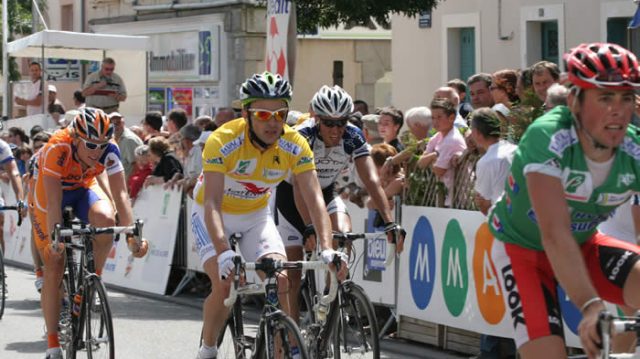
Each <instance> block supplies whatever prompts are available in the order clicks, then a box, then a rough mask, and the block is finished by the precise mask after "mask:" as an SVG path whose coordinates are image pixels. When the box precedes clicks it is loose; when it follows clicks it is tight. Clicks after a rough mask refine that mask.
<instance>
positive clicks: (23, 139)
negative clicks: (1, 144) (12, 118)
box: [7, 127, 29, 146]
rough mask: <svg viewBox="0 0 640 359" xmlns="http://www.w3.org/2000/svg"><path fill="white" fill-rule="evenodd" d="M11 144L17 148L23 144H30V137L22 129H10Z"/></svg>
mask: <svg viewBox="0 0 640 359" xmlns="http://www.w3.org/2000/svg"><path fill="white" fill-rule="evenodd" d="M7 142H9V143H13V144H14V145H16V146H20V145H22V144H23V143H26V144H29V136H27V134H26V133H25V132H24V130H23V129H22V128H20V127H10V128H9V140H8V141H7Z"/></svg>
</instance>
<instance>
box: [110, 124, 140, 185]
mask: <svg viewBox="0 0 640 359" xmlns="http://www.w3.org/2000/svg"><path fill="white" fill-rule="evenodd" d="M109 119H110V120H111V123H112V124H113V128H114V134H115V138H116V142H117V143H118V147H120V161H121V162H122V166H123V167H124V175H125V178H126V179H127V180H129V176H130V175H131V171H133V168H134V165H135V163H136V155H135V150H136V147H138V146H140V145H142V140H141V139H140V137H138V136H137V135H136V134H135V133H133V131H131V130H130V129H128V128H127V127H126V126H125V123H124V117H123V116H122V115H121V114H120V113H118V112H112V113H110V114H109Z"/></svg>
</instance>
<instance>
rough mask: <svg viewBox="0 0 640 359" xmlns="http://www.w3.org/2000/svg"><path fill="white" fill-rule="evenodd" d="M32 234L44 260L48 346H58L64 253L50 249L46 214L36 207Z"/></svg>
mask: <svg viewBox="0 0 640 359" xmlns="http://www.w3.org/2000/svg"><path fill="white" fill-rule="evenodd" d="M32 229H33V236H34V239H35V244H36V247H37V250H38V252H39V255H40V257H41V258H42V259H43V262H44V277H43V278H44V283H43V285H42V291H41V296H40V303H41V306H42V314H43V316H44V321H45V325H46V328H47V339H48V340H47V342H48V348H55V347H59V346H60V343H59V338H58V320H59V316H60V303H61V301H60V283H61V281H62V274H63V272H64V253H62V254H58V253H54V252H52V251H51V246H50V244H51V241H50V239H49V234H48V233H47V214H46V212H44V211H41V210H40V209H38V208H36V209H35V210H34V215H33V222H32Z"/></svg>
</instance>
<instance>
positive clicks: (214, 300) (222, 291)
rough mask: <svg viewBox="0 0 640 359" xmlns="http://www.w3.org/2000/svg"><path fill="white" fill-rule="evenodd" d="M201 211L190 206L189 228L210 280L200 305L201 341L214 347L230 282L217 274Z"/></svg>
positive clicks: (195, 205)
mask: <svg viewBox="0 0 640 359" xmlns="http://www.w3.org/2000/svg"><path fill="white" fill-rule="evenodd" d="M203 213H204V208H203V207H202V206H200V205H198V204H196V203H194V204H193V206H192V207H191V224H192V226H191V228H192V231H193V235H194V237H195V242H196V247H197V250H198V254H199V255H200V262H201V263H202V266H203V268H204V270H205V272H206V273H207V276H209V280H210V281H211V293H210V294H209V296H207V298H206V299H205V301H204V304H203V307H202V317H203V318H202V319H203V325H202V341H203V344H204V345H205V346H207V347H215V346H216V338H217V337H218V334H219V333H220V331H221V330H222V328H223V326H224V323H225V321H226V320H227V317H228V316H229V309H228V308H227V307H225V305H224V302H223V301H224V299H225V298H226V297H227V295H229V288H230V284H231V282H230V281H229V280H225V281H222V280H220V277H219V276H218V261H217V256H216V251H215V249H214V248H213V244H212V243H211V237H210V236H209V233H208V231H207V227H206V226H205V224H204V217H203Z"/></svg>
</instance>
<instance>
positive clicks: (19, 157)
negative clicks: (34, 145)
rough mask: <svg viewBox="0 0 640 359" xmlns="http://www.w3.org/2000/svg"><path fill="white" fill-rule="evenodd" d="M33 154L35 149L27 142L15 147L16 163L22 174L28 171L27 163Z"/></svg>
mask: <svg viewBox="0 0 640 359" xmlns="http://www.w3.org/2000/svg"><path fill="white" fill-rule="evenodd" d="M31 156H33V150H32V149H31V146H29V145H28V144H26V143H23V144H21V145H20V146H18V147H17V148H16V149H15V158H16V165H17V166H18V171H19V172H20V176H24V174H25V173H27V164H28V163H29V160H30V159H31Z"/></svg>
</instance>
